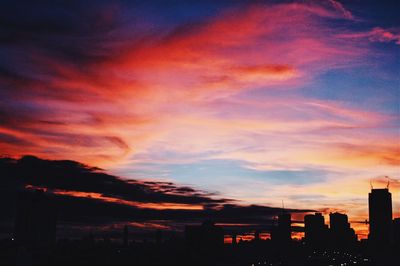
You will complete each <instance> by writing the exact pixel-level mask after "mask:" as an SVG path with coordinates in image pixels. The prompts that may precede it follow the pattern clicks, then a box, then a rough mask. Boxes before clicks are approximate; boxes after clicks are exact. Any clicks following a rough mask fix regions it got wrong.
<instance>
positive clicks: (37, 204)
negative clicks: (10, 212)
mask: <svg viewBox="0 0 400 266" xmlns="http://www.w3.org/2000/svg"><path fill="white" fill-rule="evenodd" d="M56 223H57V215H56V208H55V204H54V201H53V200H52V199H50V198H49V196H48V195H46V194H45V193H44V192H43V191H39V190H37V191H23V192H21V193H19V195H18V202H17V215H16V219H15V225H14V238H15V240H16V241H17V242H18V243H19V244H21V245H23V246H25V247H27V248H41V247H43V248H45V247H48V246H50V245H53V244H54V243H55V240H56Z"/></svg>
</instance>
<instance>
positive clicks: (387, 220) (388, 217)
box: [368, 188, 392, 245]
mask: <svg viewBox="0 0 400 266" xmlns="http://www.w3.org/2000/svg"><path fill="white" fill-rule="evenodd" d="M368 202H369V236H368V239H369V241H370V242H371V243H372V244H376V245H387V244H389V243H390V240H391V235H392V232H391V229H392V194H391V193H390V192H389V189H387V188H385V189H372V191H371V193H369V195H368Z"/></svg>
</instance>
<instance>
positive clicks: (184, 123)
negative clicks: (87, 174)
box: [0, 0, 400, 236]
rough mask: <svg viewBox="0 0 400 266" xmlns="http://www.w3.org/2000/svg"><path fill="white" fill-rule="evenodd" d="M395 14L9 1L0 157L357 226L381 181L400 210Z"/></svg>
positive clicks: (358, 6)
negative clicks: (316, 213) (335, 216)
mask: <svg viewBox="0 0 400 266" xmlns="http://www.w3.org/2000/svg"><path fill="white" fill-rule="evenodd" d="M395 5H396V4H395V2H394V1H393V2H390V1H370V0H368V1H361V0H356V1H344V0H343V1H336V0H327V1H266V0H265V1H250V0H247V1H122V0H121V1H9V2H8V3H5V4H3V6H2V8H1V10H0V21H1V23H0V36H1V37H0V153H1V154H2V155H3V156H4V157H12V158H20V157H21V156H23V155H27V154H29V155H34V156H37V157H40V158H43V159H47V160H73V161H78V162H81V163H83V164H85V165H90V166H93V167H100V168H102V169H104V170H105V171H107V173H110V174H113V175H115V176H118V177H120V178H121V180H124V182H128V183H129V180H145V181H147V182H149V181H154V182H170V183H171V184H176V186H178V187H180V186H181V187H190V188H193V189H194V190H195V191H197V190H198V191H206V192H207V193H211V194H210V197H211V198H216V197H218V198H224V199H232V200H234V201H235V204H243V205H251V204H254V205H260V206H261V205H262V206H272V207H281V206H282V202H283V204H284V205H285V207H287V208H292V209H313V210H320V211H323V212H324V213H325V214H328V213H329V212H330V211H341V212H345V213H347V214H348V215H349V217H350V221H364V220H365V219H367V217H368V206H367V196H368V192H369V191H370V182H371V181H372V185H373V186H374V187H386V182H387V181H388V180H390V190H391V192H392V196H393V206H394V213H395V215H397V217H399V216H400V213H399V212H400V210H399V209H400V128H399V124H400V123H399V122H400V121H399V120H400V119H399V117H400V116H399V115H400V106H399V103H400V90H399V88H400V78H399V77H400V75H399V74H400V73H399V72H400V53H399V48H400V19H399V17H398V15H397V14H396V8H395V7H396V6H395ZM385 176H387V177H388V178H385ZM56 192H57V193H61V194H62V193H64V195H75V196H77V195H78V196H80V197H87V196H89V194H82V193H92V192H93V191H88V190H85V191H82V190H80V191H79V190H68V189H67V188H65V187H64V188H63V189H61V190H59V191H56ZM68 193H69V194H68ZM71 193H72V194H71ZM74 193H75V194H74ZM76 193H81V194H76ZM93 193H100V194H91V195H90V196H91V197H96V196H98V197H100V198H101V197H103V200H107V198H106V196H105V195H104V194H101V193H103V192H93ZM174 193H177V192H176V191H175V192H174ZM207 195H209V194H207ZM120 203H121V202H120ZM121 204H123V202H122V203H121ZM202 206H203V205H202ZM152 207H154V206H152ZM353 225H354V227H356V229H357V232H358V233H359V234H360V235H364V236H365V234H366V230H367V229H368V228H367V227H366V225H363V224H357V223H354V224H353Z"/></svg>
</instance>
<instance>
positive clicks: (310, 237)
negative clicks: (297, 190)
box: [304, 213, 328, 246]
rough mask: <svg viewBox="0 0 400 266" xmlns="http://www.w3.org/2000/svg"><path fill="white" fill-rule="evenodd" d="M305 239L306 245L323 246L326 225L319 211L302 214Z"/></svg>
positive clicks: (325, 237)
mask: <svg viewBox="0 0 400 266" xmlns="http://www.w3.org/2000/svg"><path fill="white" fill-rule="evenodd" d="M304 225H305V240H306V243H307V244H308V245H312V246H324V245H325V244H326V239H327V230H328V228H327V226H326V225H325V218H324V216H322V214H321V213H315V214H314V215H313V214H308V215H306V216H304Z"/></svg>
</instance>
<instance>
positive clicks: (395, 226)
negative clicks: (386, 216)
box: [393, 218, 400, 246]
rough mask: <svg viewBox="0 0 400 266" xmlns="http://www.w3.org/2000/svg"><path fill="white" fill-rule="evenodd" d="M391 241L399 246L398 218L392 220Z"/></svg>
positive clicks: (399, 224) (399, 229) (399, 219)
mask: <svg viewBox="0 0 400 266" xmlns="http://www.w3.org/2000/svg"><path fill="white" fill-rule="evenodd" d="M393 241H394V244H395V245H397V246H400V218H396V219H394V220H393Z"/></svg>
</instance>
